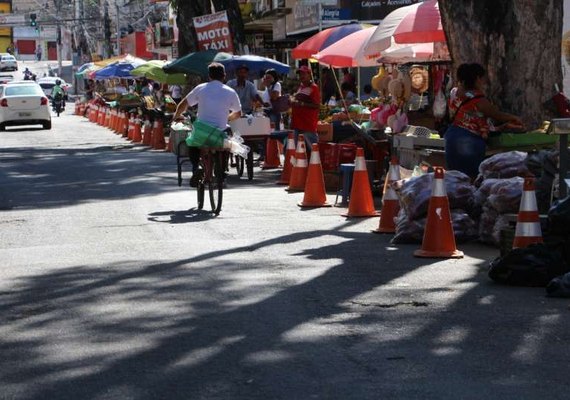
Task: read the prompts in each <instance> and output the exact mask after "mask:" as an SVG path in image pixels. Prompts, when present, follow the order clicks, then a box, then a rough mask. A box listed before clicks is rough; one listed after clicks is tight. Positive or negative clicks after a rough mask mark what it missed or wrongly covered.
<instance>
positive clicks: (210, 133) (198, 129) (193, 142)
mask: <svg viewBox="0 0 570 400" xmlns="http://www.w3.org/2000/svg"><path fill="white" fill-rule="evenodd" d="M193 126H194V128H193V129H192V132H190V135H189V136H188V138H187V139H186V144H187V145H188V146H191V147H223V146H224V139H226V137H227V136H226V133H225V132H224V131H222V130H221V129H218V128H216V127H214V126H212V125H209V124H206V123H205V122H202V121H200V120H196V121H194V123H193Z"/></svg>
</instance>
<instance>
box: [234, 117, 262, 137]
mask: <svg viewBox="0 0 570 400" xmlns="http://www.w3.org/2000/svg"><path fill="white" fill-rule="evenodd" d="M230 126H231V128H232V131H234V132H239V133H240V135H241V136H244V137H245V136H269V134H270V133H271V124H270V123H269V118H267V117H253V118H238V119H234V120H233V121H230Z"/></svg>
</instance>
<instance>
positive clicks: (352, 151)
mask: <svg viewBox="0 0 570 400" xmlns="http://www.w3.org/2000/svg"><path fill="white" fill-rule="evenodd" d="M337 146H338V164H337V167H338V166H339V165H340V164H350V163H353V162H354V160H355V159H356V147H357V146H356V145H355V144H351V143H339V144H338V145H337Z"/></svg>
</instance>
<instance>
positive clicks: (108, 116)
mask: <svg viewBox="0 0 570 400" xmlns="http://www.w3.org/2000/svg"><path fill="white" fill-rule="evenodd" d="M110 125H111V111H110V110H109V107H107V108H106V109H105V128H108V127H109V126H110Z"/></svg>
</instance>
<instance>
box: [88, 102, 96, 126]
mask: <svg viewBox="0 0 570 400" xmlns="http://www.w3.org/2000/svg"><path fill="white" fill-rule="evenodd" d="M95 107H96V106H95V105H91V107H89V122H94V121H93V115H94V114H95Z"/></svg>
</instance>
